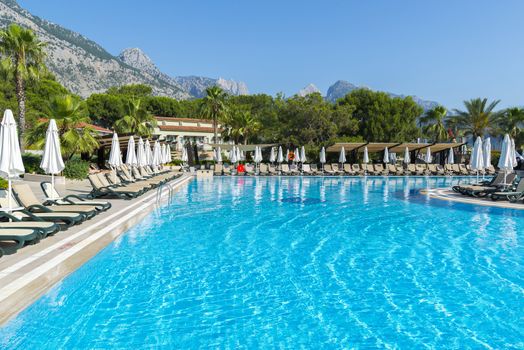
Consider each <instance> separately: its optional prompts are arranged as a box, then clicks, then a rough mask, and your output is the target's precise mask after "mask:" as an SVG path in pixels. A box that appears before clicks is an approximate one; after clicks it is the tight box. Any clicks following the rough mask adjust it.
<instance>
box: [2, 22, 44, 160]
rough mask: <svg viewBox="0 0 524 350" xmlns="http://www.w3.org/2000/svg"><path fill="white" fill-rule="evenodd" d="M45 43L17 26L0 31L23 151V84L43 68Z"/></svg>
mask: <svg viewBox="0 0 524 350" xmlns="http://www.w3.org/2000/svg"><path fill="white" fill-rule="evenodd" d="M44 46H45V43H44V42H41V41H40V40H38V37H37V36H36V34H35V33H34V32H33V31H32V30H30V29H26V28H22V27H20V26H19V25H17V24H14V23H13V24H11V25H10V26H9V27H7V28H6V29H4V30H0V53H1V54H3V55H4V56H5V58H4V59H3V60H2V67H3V68H4V69H7V70H8V71H9V72H11V73H12V75H13V76H14V81H15V89H16V99H17V101H18V127H19V130H20V135H19V138H20V147H21V149H22V151H23V150H24V142H23V141H24V133H25V128H26V123H25V112H26V106H25V101H26V95H25V82H26V80H27V79H33V78H37V77H38V74H39V73H40V72H41V71H44V70H45V67H44V58H45V52H44Z"/></svg>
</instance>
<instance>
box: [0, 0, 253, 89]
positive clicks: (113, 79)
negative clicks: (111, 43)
mask: <svg viewBox="0 0 524 350" xmlns="http://www.w3.org/2000/svg"><path fill="white" fill-rule="evenodd" d="M13 22H14V23H18V24H20V25H22V26H25V27H28V28H30V29H32V30H33V31H35V33H37V35H38V36H39V38H40V40H42V41H44V42H46V43H47V48H46V52H47V60H46V64H47V66H48V68H49V70H51V71H52V72H53V73H54V74H55V75H56V77H57V79H58V81H60V82H61V83H62V84H63V85H64V86H65V87H67V88H68V89H70V90H71V91H73V92H74V93H77V94H79V95H81V96H83V97H86V96H89V95H90V94H92V93H96V92H103V91H105V90H107V89H108V88H109V87H111V86H121V85H126V84H137V83H142V84H148V85H150V86H151V87H152V88H153V93H154V94H156V95H163V96H170V97H174V98H177V99H188V98H193V97H200V96H202V93H203V91H204V90H205V88H206V87H208V86H212V85H215V84H218V85H220V86H222V87H223V88H224V89H225V90H226V91H227V92H229V93H231V94H235V95H237V94H246V93H248V90H247V87H246V85H245V84H244V83H242V82H235V81H232V80H225V79H221V78H219V79H213V78H206V77H196V76H195V77H179V78H176V77H170V76H168V75H167V74H164V73H162V72H161V71H160V70H159V69H158V68H157V67H156V66H155V65H154V64H153V62H151V60H150V59H149V57H147V56H146V55H145V54H144V53H143V52H142V51H141V50H140V49H128V50H124V51H123V52H122V53H121V54H120V55H119V57H115V56H113V55H111V54H110V53H109V52H107V51H106V50H105V49H104V48H103V47H102V46H100V45H98V44H97V43H96V42H94V41H92V40H89V39H88V38H86V37H84V36H83V35H81V34H78V33H75V32H73V31H71V30H69V29H66V28H64V27H61V26H59V25H57V24H54V23H51V22H49V21H46V20H44V19H41V18H39V17H37V16H33V15H32V14H31V13H29V12H28V11H26V10H24V9H23V8H21V7H20V6H19V5H18V4H17V2H16V1H15V0H0V26H1V27H5V26H7V25H9V24H11V23H13Z"/></svg>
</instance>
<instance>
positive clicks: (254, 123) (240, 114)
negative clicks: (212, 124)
mask: <svg viewBox="0 0 524 350" xmlns="http://www.w3.org/2000/svg"><path fill="white" fill-rule="evenodd" d="M224 126H225V129H224V130H225V134H226V135H227V136H228V137H229V138H230V139H233V140H234V141H235V143H239V142H240V139H242V140H243V142H244V144H245V145H247V143H248V141H249V138H250V137H251V136H252V135H254V134H256V133H257V132H258V131H260V129H261V124H260V122H259V121H258V120H257V119H256V118H255V117H254V116H253V115H252V114H251V113H250V112H248V111H236V112H235V113H232V114H231V115H230V116H229V117H228V118H226V119H225V120H224Z"/></svg>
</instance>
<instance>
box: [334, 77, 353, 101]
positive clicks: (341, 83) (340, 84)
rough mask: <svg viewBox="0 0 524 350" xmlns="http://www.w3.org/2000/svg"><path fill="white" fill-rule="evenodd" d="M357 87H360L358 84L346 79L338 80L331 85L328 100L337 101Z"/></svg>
mask: <svg viewBox="0 0 524 350" xmlns="http://www.w3.org/2000/svg"><path fill="white" fill-rule="evenodd" d="M355 89H358V86H356V85H353V84H351V83H350V82H347V81H345V80H338V81H337V82H336V83H335V84H333V85H331V86H330V87H329V89H328V91H327V95H326V100H328V101H331V102H335V101H336V100H338V99H339V98H342V97H344V96H346V95H347V94H349V93H350V92H351V91H353V90H355Z"/></svg>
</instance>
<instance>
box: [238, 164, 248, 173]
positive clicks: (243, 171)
mask: <svg viewBox="0 0 524 350" xmlns="http://www.w3.org/2000/svg"><path fill="white" fill-rule="evenodd" d="M245 172H246V168H245V167H244V164H241V163H239V164H238V165H237V173H238V174H243V173H245Z"/></svg>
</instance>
